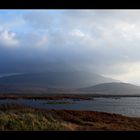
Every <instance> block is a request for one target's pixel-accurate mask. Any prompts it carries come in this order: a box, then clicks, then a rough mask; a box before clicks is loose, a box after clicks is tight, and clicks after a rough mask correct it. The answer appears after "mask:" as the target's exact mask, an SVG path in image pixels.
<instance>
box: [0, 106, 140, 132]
mask: <svg viewBox="0 0 140 140" xmlns="http://www.w3.org/2000/svg"><path fill="white" fill-rule="evenodd" d="M0 130H1V131H15V130H16V131H35V130H38V131H40V130H41V131H65V130H70V131H73V130H85V131H88V130H105V131H106V130H115V131H118V130H119V131H120V130H138V131H139V130H140V118H130V117H125V116H122V115H117V114H109V113H103V112H96V111H73V110H46V109H35V108H31V107H27V106H21V105H16V104H7V105H0Z"/></svg>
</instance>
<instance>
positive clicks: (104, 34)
mask: <svg viewBox="0 0 140 140" xmlns="http://www.w3.org/2000/svg"><path fill="white" fill-rule="evenodd" d="M43 70H52V71H58V70H60V71H68V70H84V71H90V72H94V73H98V74H101V75H103V76H106V77H111V78H114V79H118V80H121V81H122V82H130V83H134V84H137V85H140V10H0V75H1V74H3V73H25V72H32V71H43Z"/></svg>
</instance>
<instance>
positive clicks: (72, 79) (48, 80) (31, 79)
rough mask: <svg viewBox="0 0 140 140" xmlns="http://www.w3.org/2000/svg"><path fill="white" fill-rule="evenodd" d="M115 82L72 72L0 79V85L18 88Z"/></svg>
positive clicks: (96, 75)
mask: <svg viewBox="0 0 140 140" xmlns="http://www.w3.org/2000/svg"><path fill="white" fill-rule="evenodd" d="M108 82H117V80H114V79H111V78H106V77H103V76H101V75H98V74H95V73H87V72H81V71H73V72H38V73H37V72H36V73H28V74H22V75H13V76H7V77H2V78H0V84H3V85H13V86H14V85H15V86H18V87H20V86H21V87H40V88H41V87H43V88H44V87H45V88H70V89H71V88H82V87H86V86H87V87H88V86H92V85H96V84H100V83H108Z"/></svg>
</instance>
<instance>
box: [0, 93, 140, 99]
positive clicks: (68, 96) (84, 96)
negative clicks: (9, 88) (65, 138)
mask: <svg viewBox="0 0 140 140" xmlns="http://www.w3.org/2000/svg"><path fill="white" fill-rule="evenodd" d="M122 97H140V95H101V94H60V93H58V94H48V93H47V94H30V93H29V94H27V93H26V94H16V93H13V94H12V93H11V94H4V93H3V94H0V99H29V100H32V99H35V100H59V99H79V100H92V99H94V98H116V99H118V98H122Z"/></svg>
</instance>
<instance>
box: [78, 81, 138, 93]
mask: <svg viewBox="0 0 140 140" xmlns="http://www.w3.org/2000/svg"><path fill="white" fill-rule="evenodd" d="M79 91H81V92H85V93H96V94H107V95H109V94H112V95H140V86H136V85H133V84H129V83H122V82H112V83H103V84H98V85H94V86H90V87H86V88H81V89H79Z"/></svg>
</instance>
